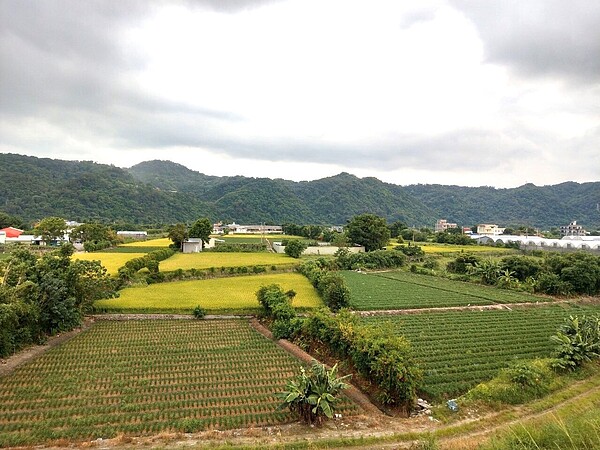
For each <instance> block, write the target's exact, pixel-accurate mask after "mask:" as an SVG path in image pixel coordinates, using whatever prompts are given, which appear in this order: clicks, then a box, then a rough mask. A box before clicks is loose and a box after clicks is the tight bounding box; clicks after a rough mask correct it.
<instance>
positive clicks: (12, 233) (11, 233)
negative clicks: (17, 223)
mask: <svg viewBox="0 0 600 450" xmlns="http://www.w3.org/2000/svg"><path fill="white" fill-rule="evenodd" d="M0 231H4V232H5V233H6V237H7V238H16V237H19V236H21V234H22V233H23V230H19V229H18V228H14V227H6V228H2V229H1V230H0Z"/></svg>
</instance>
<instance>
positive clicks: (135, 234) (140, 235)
mask: <svg viewBox="0 0 600 450" xmlns="http://www.w3.org/2000/svg"><path fill="white" fill-rule="evenodd" d="M117 236H121V237H124V238H131V239H146V238H147V237H148V233H147V232H146V231H117Z"/></svg>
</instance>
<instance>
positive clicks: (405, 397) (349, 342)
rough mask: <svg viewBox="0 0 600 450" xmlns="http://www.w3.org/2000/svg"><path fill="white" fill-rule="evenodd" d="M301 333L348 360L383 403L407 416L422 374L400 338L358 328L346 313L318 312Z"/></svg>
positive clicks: (409, 348) (306, 322) (404, 341)
mask: <svg viewBox="0 0 600 450" xmlns="http://www.w3.org/2000/svg"><path fill="white" fill-rule="evenodd" d="M302 332H303V334H305V335H306V336H307V337H309V338H311V339H313V340H316V341H318V342H321V343H323V344H326V345H327V346H329V348H330V349H331V351H332V352H334V353H335V354H337V355H338V356H340V357H343V358H349V359H351V360H352V363H353V365H354V367H356V369H357V371H358V372H359V373H360V374H361V375H362V376H364V377H365V378H366V379H367V380H369V381H371V382H372V383H374V384H376V385H377V386H378V387H379V388H380V392H381V394H380V395H381V398H380V399H381V401H382V402H383V403H385V404H388V405H394V406H397V407H399V408H402V409H404V410H405V412H407V413H408V411H409V410H410V409H411V408H412V406H413V404H414V401H415V400H416V392H417V388H418V386H419V383H420V382H421V379H422V372H421V370H420V369H419V368H418V366H417V364H416V361H415V359H414V356H413V354H412V348H411V345H410V343H409V342H408V340H406V339H405V338H404V337H403V336H396V335H395V334H394V333H393V332H391V331H390V330H388V329H386V328H385V327H378V328H374V327H368V326H364V325H361V324H360V323H359V322H358V320H357V319H356V317H355V316H353V315H352V314H351V313H350V312H348V311H346V310H342V311H341V312H340V313H339V314H338V315H337V316H333V315H332V314H330V313H329V312H328V311H327V310H318V311H316V312H315V313H313V314H312V315H311V316H310V317H309V318H308V319H307V320H306V321H305V323H304V326H303V329H302Z"/></svg>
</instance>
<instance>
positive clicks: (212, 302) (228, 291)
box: [95, 273, 322, 313]
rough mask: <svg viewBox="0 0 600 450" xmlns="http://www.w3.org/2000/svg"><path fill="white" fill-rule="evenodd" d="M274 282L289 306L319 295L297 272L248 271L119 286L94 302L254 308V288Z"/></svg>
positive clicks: (114, 307) (128, 307)
mask: <svg viewBox="0 0 600 450" xmlns="http://www.w3.org/2000/svg"><path fill="white" fill-rule="evenodd" d="M272 283H277V284H279V285H281V287H282V288H283V289H284V290H286V291H287V290H289V289H293V290H294V291H296V297H295V298H294V301H293V306H295V307H297V308H314V307H317V306H321V305H322V302H321V299H320V297H319V295H318V293H317V292H316V290H315V289H314V288H313V287H312V285H311V284H310V283H309V281H308V280H307V279H306V278H305V277H304V276H302V275H300V274H297V273H280V274H269V275H248V276H240V277H231V278H212V279H208V280H195V281H176V282H172V283H161V284H152V285H149V286H144V287H132V288H127V289H123V290H122V291H121V296H120V297H119V298H115V299H108V300H99V301H97V302H96V303H95V306H96V308H98V309H99V310H101V311H105V310H107V311H119V312H134V311H139V312H149V311H157V312H181V313H191V311H192V310H193V309H194V308H195V307H196V306H197V305H200V306H201V307H202V308H204V309H206V310H207V311H209V312H228V313H231V312H254V311H257V310H258V308H259V304H258V301H257V300H256V291H257V290H258V289H259V288H260V287H261V286H265V285H268V284H272Z"/></svg>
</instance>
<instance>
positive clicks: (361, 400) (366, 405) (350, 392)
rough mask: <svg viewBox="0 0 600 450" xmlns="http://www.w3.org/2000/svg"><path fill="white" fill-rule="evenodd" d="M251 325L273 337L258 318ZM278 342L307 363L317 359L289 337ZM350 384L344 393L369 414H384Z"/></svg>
mask: <svg viewBox="0 0 600 450" xmlns="http://www.w3.org/2000/svg"><path fill="white" fill-rule="evenodd" d="M250 325H251V326H252V327H253V328H254V329H255V330H256V331H258V332H259V333H260V334H262V335H263V336H265V337H267V338H269V339H273V333H271V331H269V330H268V329H267V328H266V327H265V326H264V325H262V324H261V323H260V322H259V321H258V320H257V319H256V318H252V319H251V320H250ZM277 344H278V345H279V346H280V347H281V348H283V349H284V350H285V351H286V352H288V353H289V354H291V355H292V356H294V357H296V358H298V359H299V360H301V361H303V362H305V363H307V364H310V363H312V362H313V361H317V360H316V359H315V358H314V357H313V356H311V355H309V354H308V353H306V352H305V351H304V350H302V349H301V348H300V347H298V346H297V345H294V344H292V343H291V342H290V341H288V340H287V339H279V340H278V341H277ZM317 362H320V361H317ZM348 384H349V385H350V387H349V388H348V389H346V390H345V391H344V394H346V396H347V397H348V398H349V399H350V400H352V401H353V402H354V403H356V404H357V405H358V406H359V407H360V408H361V409H362V410H363V411H364V412H365V413H367V414H371V415H376V416H382V415H383V412H381V411H380V410H379V408H377V406H375V405H374V404H373V403H371V401H370V400H369V398H368V397H367V396H366V395H365V394H363V393H362V392H361V391H360V390H358V389H357V388H356V387H355V386H353V385H352V384H350V383H348Z"/></svg>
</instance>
